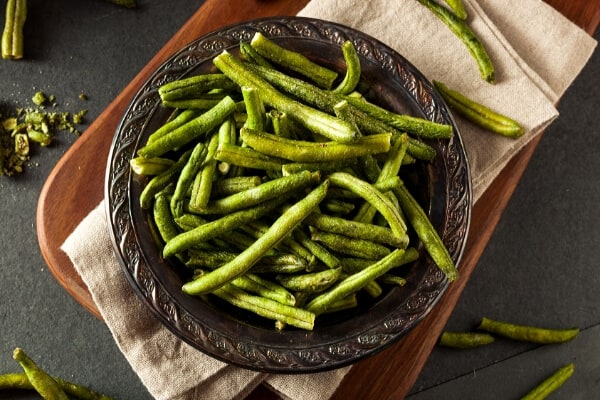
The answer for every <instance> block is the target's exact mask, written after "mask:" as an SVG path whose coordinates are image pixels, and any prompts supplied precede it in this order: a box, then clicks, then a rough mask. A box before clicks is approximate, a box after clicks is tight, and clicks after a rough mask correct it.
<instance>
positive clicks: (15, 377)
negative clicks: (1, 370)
mask: <svg viewBox="0 0 600 400" xmlns="http://www.w3.org/2000/svg"><path fill="white" fill-rule="evenodd" d="M52 378H53V379H54V380H55V381H56V383H58V385H59V386H60V387H61V389H62V390H63V391H64V392H65V393H66V394H68V395H71V396H75V397H77V398H78V399H81V400H112V397H109V396H107V395H104V394H102V393H98V392H96V391H93V390H91V389H90V388H88V387H86V386H83V385H78V384H76V383H73V382H69V381H66V380H64V379H61V378H58V377H55V376H54V377H52ZM0 389H25V390H35V388H34V387H33V385H32V384H31V382H30V381H29V378H28V377H27V374H25V373H11V374H3V375H0Z"/></svg>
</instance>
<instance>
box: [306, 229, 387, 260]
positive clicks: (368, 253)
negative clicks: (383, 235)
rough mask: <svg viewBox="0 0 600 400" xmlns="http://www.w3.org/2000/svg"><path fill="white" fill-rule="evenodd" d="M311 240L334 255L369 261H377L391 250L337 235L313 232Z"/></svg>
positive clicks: (367, 241) (368, 241) (372, 243)
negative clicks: (320, 244) (333, 252)
mask: <svg viewBox="0 0 600 400" xmlns="http://www.w3.org/2000/svg"><path fill="white" fill-rule="evenodd" d="M311 239H312V240H314V241H316V242H319V243H322V244H323V245H324V246H325V247H327V248H329V249H331V250H333V251H335V252H336V253H340V254H346V255H350V256H354V257H361V258H366V259H370V260H379V259H380V258H382V257H385V256H386V255H388V254H390V252H391V250H390V249H389V248H388V247H386V246H384V245H382V244H379V243H375V242H373V241H370V240H365V239H357V238H352V237H349V236H344V235H340V234H337V233H330V232H323V231H318V230H313V231H312V232H311Z"/></svg>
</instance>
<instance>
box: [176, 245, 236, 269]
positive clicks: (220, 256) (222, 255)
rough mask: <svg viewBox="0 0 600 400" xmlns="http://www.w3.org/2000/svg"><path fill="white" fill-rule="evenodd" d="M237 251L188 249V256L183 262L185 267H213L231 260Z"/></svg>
mask: <svg viewBox="0 0 600 400" xmlns="http://www.w3.org/2000/svg"><path fill="white" fill-rule="evenodd" d="M238 254H239V253H235V252H232V251H226V250H198V249H193V250H190V251H189V255H190V257H189V258H188V259H187V261H186V262H185V265H186V267H188V268H192V269H197V268H210V269H215V268H217V267H218V266H220V265H222V264H224V263H226V262H229V261H231V260H233V259H234V258H235V257H236V256H237V255H238Z"/></svg>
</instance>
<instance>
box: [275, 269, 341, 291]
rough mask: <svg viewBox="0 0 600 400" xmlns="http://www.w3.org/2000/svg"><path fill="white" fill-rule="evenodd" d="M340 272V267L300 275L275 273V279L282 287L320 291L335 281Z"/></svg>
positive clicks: (293, 289) (294, 289)
mask: <svg viewBox="0 0 600 400" xmlns="http://www.w3.org/2000/svg"><path fill="white" fill-rule="evenodd" d="M341 274H342V269H341V268H334V269H331V268H329V269H326V270H323V271H318V272H311V273H308V274H302V275H277V276H276V277H275V279H277V282H279V283H280V284H281V285H282V286H283V287H285V288H287V289H289V290H292V291H297V292H307V293H320V292H322V291H323V290H325V289H327V288H329V287H330V286H331V285H333V284H334V283H336V282H337V281H338V279H339V278H340V276H341Z"/></svg>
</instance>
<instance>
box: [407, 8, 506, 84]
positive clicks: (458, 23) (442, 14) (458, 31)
mask: <svg viewBox="0 0 600 400" xmlns="http://www.w3.org/2000/svg"><path fill="white" fill-rule="evenodd" d="M418 1H419V3H421V4H423V5H424V6H425V7H427V8H428V9H429V10H431V11H432V12H433V13H434V14H435V15H436V16H437V17H438V18H439V19H440V20H441V21H442V22H443V23H444V24H446V26H447V27H448V28H450V30H451V31H452V32H453V33H454V34H455V35H456V37H457V38H459V39H460V40H461V41H462V42H463V43H464V44H465V46H466V47H467V49H468V50H469V52H470V53H471V55H472V56H473V58H474V59H475V61H476V63H477V66H478V67H479V74H480V75H481V77H482V78H483V79H484V80H485V81H487V82H490V83H494V81H495V73H494V72H495V71H494V64H493V63H492V60H491V59H490V56H489V55H488V53H487V50H486V49H485V47H484V46H483V44H482V43H481V41H480V40H479V38H477V35H475V33H474V32H473V31H472V30H471V28H470V27H469V25H468V24H467V23H466V22H465V21H463V20H462V19H460V18H459V17H457V16H456V15H455V14H454V13H453V12H452V11H450V10H448V9H446V8H445V7H443V6H442V5H440V4H438V3H436V2H435V1H433V0H418Z"/></svg>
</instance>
